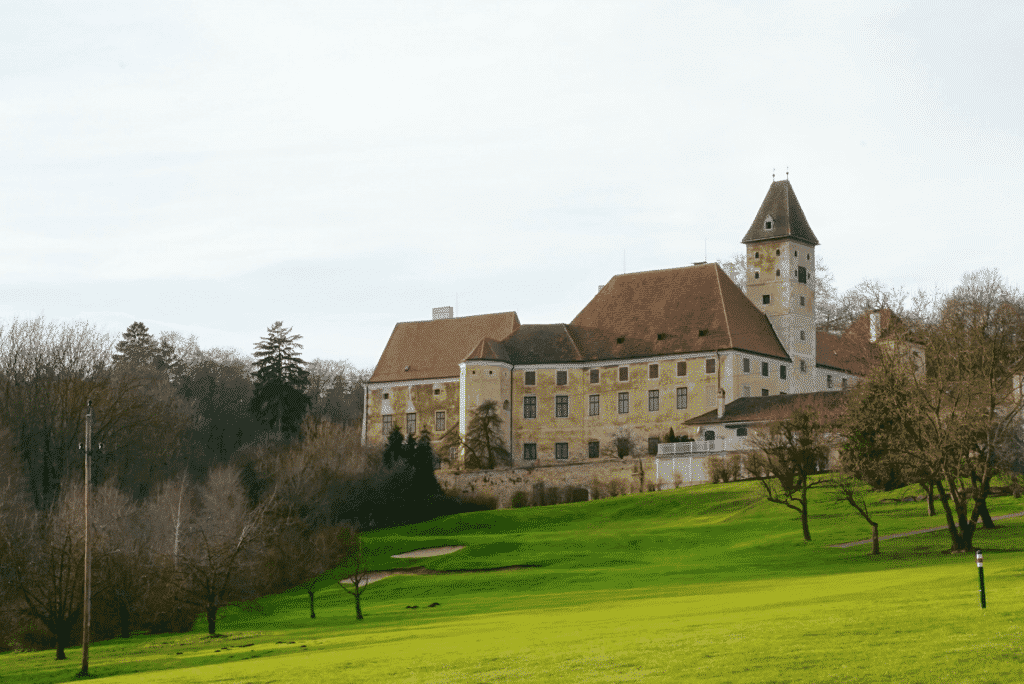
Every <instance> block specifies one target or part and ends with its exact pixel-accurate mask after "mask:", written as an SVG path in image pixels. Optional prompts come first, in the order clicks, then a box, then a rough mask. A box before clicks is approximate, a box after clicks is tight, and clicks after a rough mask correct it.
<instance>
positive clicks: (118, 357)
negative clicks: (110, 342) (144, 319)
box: [114, 321, 160, 365]
mask: <svg viewBox="0 0 1024 684" xmlns="http://www.w3.org/2000/svg"><path fill="white" fill-rule="evenodd" d="M115 349H116V350H117V353H116V354H114V363H116V364H123V363H130V364H138V365H143V364H146V365H149V364H152V363H154V361H155V360H156V359H157V357H158V356H159V355H160V345H159V344H158V343H157V341H156V339H154V338H153V336H152V335H151V334H150V332H149V328H147V327H146V326H145V324H143V323H141V322H139V321H135V322H134V323H132V324H131V325H129V326H128V329H127V330H125V331H124V333H123V334H122V335H121V341H120V342H118V343H117V346H116V347H115Z"/></svg>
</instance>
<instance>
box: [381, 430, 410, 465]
mask: <svg viewBox="0 0 1024 684" xmlns="http://www.w3.org/2000/svg"><path fill="white" fill-rule="evenodd" d="M404 460H405V444H403V442H402V431H401V430H400V429H399V427H398V426H397V425H396V426H394V427H393V428H391V432H389V433H388V440H387V442H386V443H385V445H384V467H385V468H391V467H393V466H395V465H397V464H399V463H401V462H402V461H404Z"/></svg>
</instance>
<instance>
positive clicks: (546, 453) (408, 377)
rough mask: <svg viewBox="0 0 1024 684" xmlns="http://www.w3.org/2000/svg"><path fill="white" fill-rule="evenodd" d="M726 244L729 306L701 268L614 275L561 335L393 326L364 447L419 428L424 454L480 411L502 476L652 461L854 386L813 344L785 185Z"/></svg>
mask: <svg viewBox="0 0 1024 684" xmlns="http://www.w3.org/2000/svg"><path fill="white" fill-rule="evenodd" d="M742 242H743V244H744V245H745V246H746V269H747V271H746V293H745V294H744V292H743V291H742V290H741V289H740V288H739V287H737V286H736V284H735V283H733V281H732V280H730V278H729V276H728V275H726V273H725V272H724V271H723V270H722V268H721V267H720V266H719V265H718V264H714V263H710V264H708V263H702V264H695V265H693V266H686V267H681V268H671V269H664V270H657V271H644V272H639V273H625V274H621V275H616V276H614V277H612V279H611V280H609V281H608V283H607V284H606V285H604V286H602V287H600V288H599V290H598V292H597V294H596V295H595V296H594V298H593V299H592V300H590V302H589V303H588V304H587V305H586V306H585V307H583V309H582V310H581V311H580V312H579V313H578V314H577V315H576V317H575V318H574V319H573V320H572V322H571V323H568V324H563V323H558V324H551V325H530V324H526V325H523V324H520V322H519V318H518V316H517V315H516V314H515V312H505V313H494V314H484V315H478V316H464V317H458V318H456V317H452V316H451V309H450V308H447V307H446V308H443V309H436V310H435V311H434V319H433V320H428V321H414V322H407V323H398V324H397V325H395V329H394V331H393V332H392V334H391V338H390V339H389V340H388V343H387V346H386V347H385V348H384V352H383V353H382V354H381V358H380V361H379V362H378V363H377V366H376V368H375V369H374V372H373V375H372V376H371V378H370V380H369V382H368V383H367V384H366V387H365V396H364V414H363V425H362V434H363V442H364V444H371V445H373V444H382V443H383V441H384V440H385V438H386V437H387V435H388V433H389V432H390V431H391V429H392V428H393V427H394V426H398V427H399V428H400V429H401V430H402V431H403V433H405V434H409V433H417V432H419V431H420V430H421V429H422V428H423V427H424V425H426V427H427V428H428V429H429V430H430V431H431V433H432V437H433V439H434V446H435V449H438V448H440V440H441V436H442V435H443V433H444V432H445V431H446V430H448V429H450V428H451V427H452V426H453V423H454V422H457V423H458V428H459V430H460V431H464V430H465V428H466V425H467V423H468V420H469V419H470V417H471V413H470V412H471V411H472V410H473V409H474V408H475V407H477V406H479V405H480V404H481V403H482V402H484V401H487V400H493V401H494V402H496V404H497V406H498V408H499V415H500V417H501V418H502V431H503V439H504V441H505V444H506V446H507V447H509V449H510V451H511V453H512V457H513V466H514V467H516V468H533V467H538V466H544V465H557V464H583V463H597V462H600V461H602V460H615V461H617V460H619V459H618V458H616V456H617V455H616V454H615V453H614V450H615V447H614V446H613V445H614V444H615V443H616V439H617V438H618V437H620V436H621V435H623V434H629V435H632V436H633V438H634V439H635V441H637V442H638V443H639V444H640V445H641V448H642V449H643V450H644V451H646V452H647V453H648V454H652V455H653V454H656V453H657V452H658V445H659V443H660V442H661V440H662V437H663V436H664V435H665V434H666V433H667V432H668V431H669V428H672V429H673V430H674V432H675V434H677V435H680V436H681V435H688V436H691V437H697V438H700V439H705V438H707V439H714V438H716V437H718V438H721V437H729V436H736V435H730V434H727V432H728V431H729V429H730V428H729V425H728V423H724V422H722V421H712V422H715V423H716V425H715V427H716V428H717V429H718V430H719V434H718V435H715V434H714V433H713V432H712V433H708V432H707V428H706V426H701V425H699V424H693V422H692V421H693V419H695V418H697V417H699V416H701V415H709V412H712V411H714V412H715V414H712V415H717V416H718V417H719V418H721V417H722V416H723V415H724V414H725V412H726V410H725V407H726V406H727V405H731V404H732V403H733V402H735V401H736V400H738V399H742V398H745V397H751V398H755V397H778V396H780V395H786V394H805V393H811V392H828V391H835V390H840V389H842V388H845V387H846V386H847V384H848V383H850V382H851V381H853V380H855V379H856V378H857V377H859V376H860V375H862V374H863V372H864V368H863V363H862V359H860V358H858V356H857V354H856V353H854V352H853V351H852V348H851V345H847V344H843V339H842V338H841V337H837V336H834V335H831V334H829V333H825V332H819V331H816V329H815V323H814V307H815V248H816V247H817V246H818V244H819V243H818V239H817V237H815V235H814V232H813V231H812V230H811V227H810V224H809V223H808V222H807V219H806V217H805V216H804V213H803V210H802V209H801V208H800V203H799V202H798V201H797V198H796V194H795V193H794V192H793V187H792V185H791V184H790V182H789V180H788V179H786V180H779V181H774V182H772V184H771V186H770V187H769V189H768V193H767V195H766V196H765V198H764V201H763V202H762V203H761V208H760V209H759V210H758V211H757V214H756V215H755V217H754V221H753V223H752V224H751V226H750V228H749V230H748V231H747V232H746V234H745V236H744V237H743V239H742ZM867 325H871V326H875V321H874V319H871V320H870V321H869V322H868V323H867ZM874 333H875V330H874V329H872V338H874V336H875V335H874ZM772 401H773V400H771V399H767V400H765V402H763V403H766V404H768V403H771V402H772ZM750 403H751V402H750V401H747V402H744V405H746V404H750ZM754 403H762V402H754ZM733 431H739V435H740V436H742V435H744V434H745V433H746V428H745V427H743V426H738V427H734V428H733ZM666 446H667V445H666ZM456 456H457V455H456ZM454 460H455V461H456V462H457V461H458V458H457V457H456V458H455V459H454Z"/></svg>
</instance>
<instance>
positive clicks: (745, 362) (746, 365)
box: [743, 359, 750, 373]
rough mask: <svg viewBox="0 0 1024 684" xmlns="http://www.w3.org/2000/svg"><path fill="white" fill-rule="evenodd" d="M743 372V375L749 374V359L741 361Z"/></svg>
mask: <svg viewBox="0 0 1024 684" xmlns="http://www.w3.org/2000/svg"><path fill="white" fill-rule="evenodd" d="M743 372H744V373H749V372H750V359H743Z"/></svg>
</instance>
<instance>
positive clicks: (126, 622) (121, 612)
mask: <svg viewBox="0 0 1024 684" xmlns="http://www.w3.org/2000/svg"><path fill="white" fill-rule="evenodd" d="M117 618H118V620H119V621H120V623H121V638H123V639H127V638H129V637H130V636H131V635H132V614H131V612H129V610H128V605H127V604H126V603H125V602H124V601H118V602H117Z"/></svg>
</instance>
